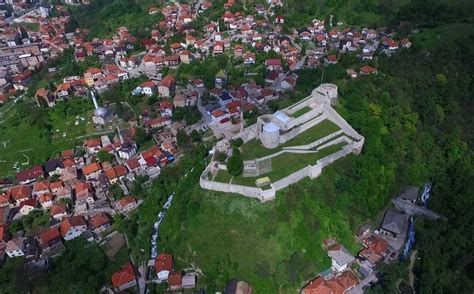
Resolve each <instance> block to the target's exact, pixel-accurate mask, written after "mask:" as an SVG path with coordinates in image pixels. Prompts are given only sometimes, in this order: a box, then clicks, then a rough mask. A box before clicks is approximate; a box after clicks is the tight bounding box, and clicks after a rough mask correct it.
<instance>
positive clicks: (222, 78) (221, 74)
mask: <svg viewBox="0 0 474 294" xmlns="http://www.w3.org/2000/svg"><path fill="white" fill-rule="evenodd" d="M226 84H227V73H226V72H225V71H224V70H220V71H218V72H217V74H216V77H215V81H214V85H215V86H216V88H217V89H222V88H223V87H224V86H225V85H226Z"/></svg>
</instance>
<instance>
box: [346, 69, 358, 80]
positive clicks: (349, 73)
mask: <svg viewBox="0 0 474 294" xmlns="http://www.w3.org/2000/svg"><path fill="white" fill-rule="evenodd" d="M346 74H347V76H348V77H350V78H352V79H355V78H357V72H356V71H355V70H354V69H352V68H348V69H346Z"/></svg>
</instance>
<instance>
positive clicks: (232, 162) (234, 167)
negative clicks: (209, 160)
mask: <svg viewBox="0 0 474 294" xmlns="http://www.w3.org/2000/svg"><path fill="white" fill-rule="evenodd" d="M243 170H244V161H243V159H242V156H241V155H240V151H239V149H237V148H234V152H233V154H232V156H231V157H230V158H229V161H228V163H227V171H228V172H229V174H230V175H232V176H238V175H240V174H241V173H242V171H243Z"/></svg>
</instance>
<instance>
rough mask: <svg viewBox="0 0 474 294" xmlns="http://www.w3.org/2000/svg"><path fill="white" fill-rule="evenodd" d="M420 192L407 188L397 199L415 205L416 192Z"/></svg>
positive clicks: (413, 188)
mask: <svg viewBox="0 0 474 294" xmlns="http://www.w3.org/2000/svg"><path fill="white" fill-rule="evenodd" d="M419 191H420V188H418V187H408V188H407V189H406V190H405V192H403V193H402V194H400V196H398V198H400V199H402V200H403V201H407V202H411V203H413V204H415V203H416V200H417V199H418V192H419Z"/></svg>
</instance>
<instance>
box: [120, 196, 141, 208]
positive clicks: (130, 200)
mask: <svg viewBox="0 0 474 294" xmlns="http://www.w3.org/2000/svg"><path fill="white" fill-rule="evenodd" d="M131 203H137V200H136V199H135V198H134V197H132V196H125V197H123V198H122V199H120V200H119V204H120V206H121V207H125V206H127V205H128V204H131Z"/></svg>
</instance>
